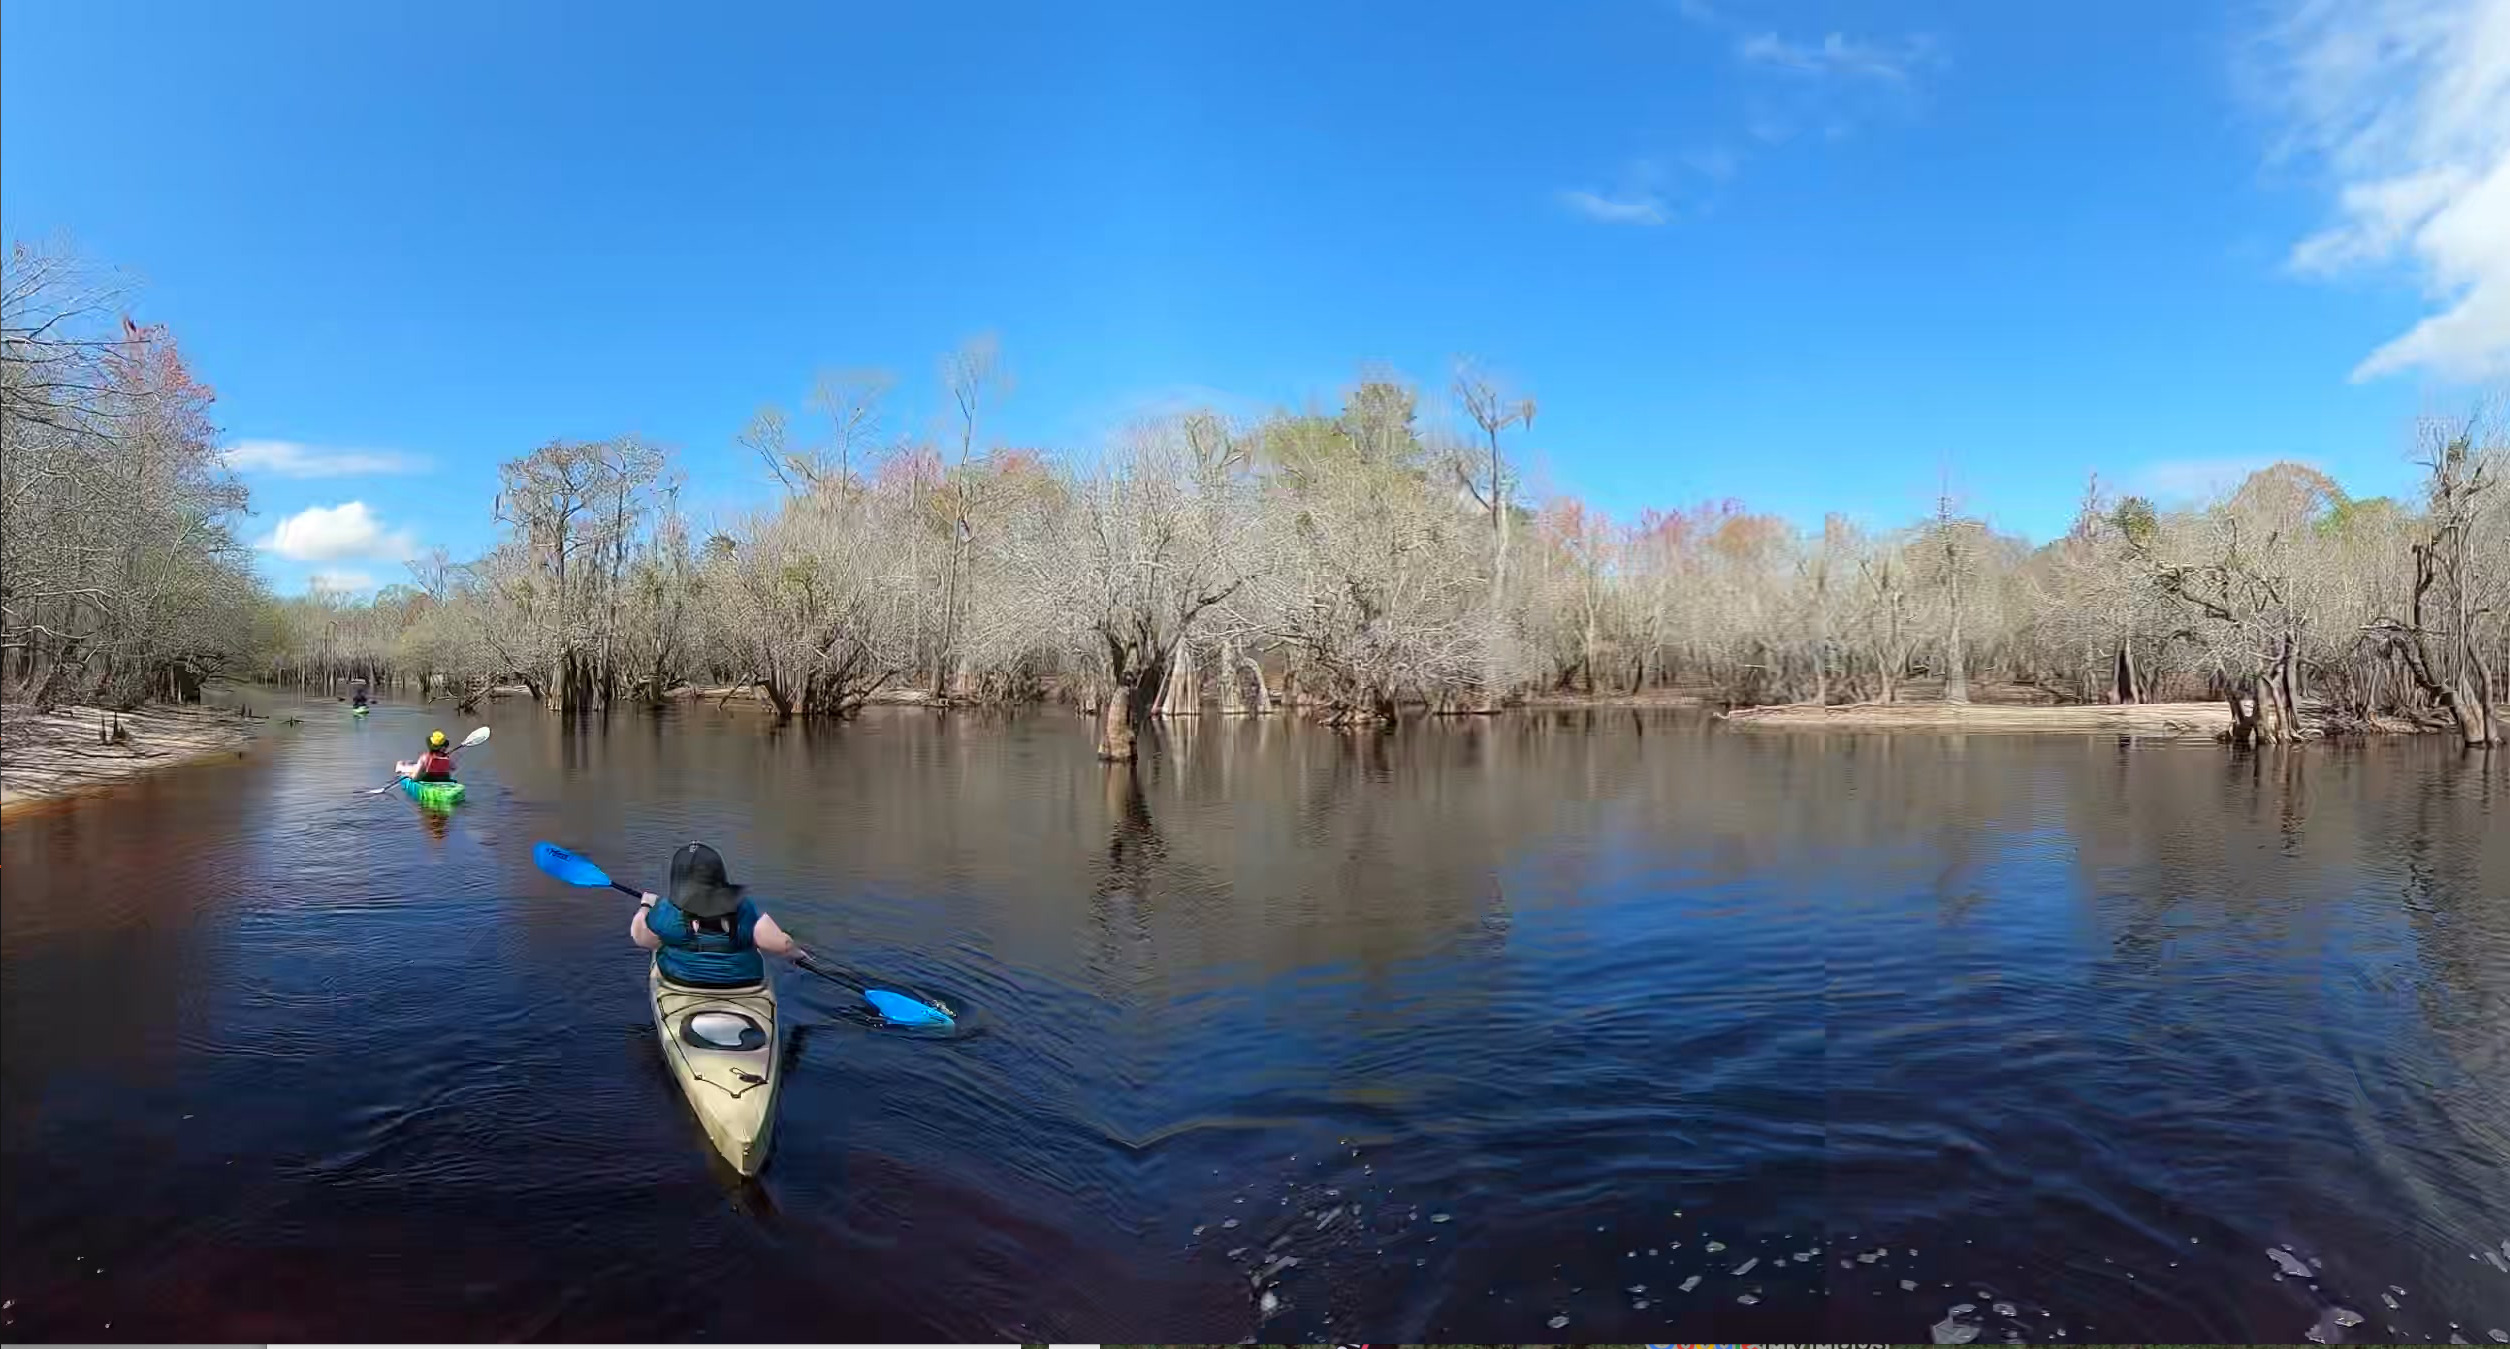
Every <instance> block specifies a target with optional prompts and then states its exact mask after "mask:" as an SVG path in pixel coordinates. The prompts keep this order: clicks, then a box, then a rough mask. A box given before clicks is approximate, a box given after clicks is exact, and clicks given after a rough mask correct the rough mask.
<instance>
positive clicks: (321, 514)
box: [255, 501, 418, 562]
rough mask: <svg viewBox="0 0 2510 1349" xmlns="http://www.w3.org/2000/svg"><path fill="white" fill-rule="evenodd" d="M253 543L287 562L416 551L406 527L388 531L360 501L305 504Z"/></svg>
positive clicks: (396, 557)
mask: <svg viewBox="0 0 2510 1349" xmlns="http://www.w3.org/2000/svg"><path fill="white" fill-rule="evenodd" d="M255 546H256V547H259V548H263V549H266V550H268V551H270V552H274V553H277V554H278V555H279V556H281V557H284V558H286V559H288V560H289V561H291V562H344V561H347V560H349V559H352V558H362V559H382V560H385V561H392V562H400V561H406V560H408V559H410V558H413V557H416V556H417V555H418V541H417V540H416V539H415V538H413V537H411V535H410V534H409V532H408V531H406V530H398V531H388V530H386V529H385V528H384V527H383V522H382V521H380V520H377V519H376V518H375V517H374V515H373V513H372V512H370V511H368V510H367V509H366V503H365V502H363V501H350V502H343V503H342V504H340V505H337V506H309V507H307V508H306V509H304V510H301V511H298V512H297V513H296V514H294V515H291V516H289V517H288V518H287V519H285V520H282V521H280V522H279V527H278V528H277V529H274V530H272V531H270V533H269V534H268V535H266V536H264V537H263V538H262V539H261V540H260V542H259V543H258V544H256V545H255Z"/></svg>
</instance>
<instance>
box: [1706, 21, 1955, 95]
mask: <svg viewBox="0 0 2510 1349" xmlns="http://www.w3.org/2000/svg"><path fill="white" fill-rule="evenodd" d="M1734 54H1735V56H1736V57H1738V58H1739V59H1741V60H1742V62H1743V64H1745V65H1747V66H1766V67H1769V68H1770V69H1773V70H1789V71H1794V72H1796V73H1798V74H1803V75H1862V76H1865V77H1867V78H1870V79H1877V80H1885V81H1889V82H1892V83H1895V84H1896V83H1905V82H1906V81H1907V80H1908V78H1909V77H1910V75H1912V74H1913V73H1915V72H1916V71H1917V70H1918V69H1919V68H1921V67H1923V66H1925V65H1927V64H1928V63H1930V62H1931V61H1932V60H1933V59H1934V57H1935V55H1936V47H1935V42H1934V39H1932V38H1929V37H1926V36H1924V35H1923V34H1919V35H1914V36H1911V37H1907V38H1904V39H1902V40H1901V41H1899V42H1897V43H1889V44H1885V43H1878V42H1865V41H1860V40H1859V39H1856V38H1852V37H1849V36H1848V35H1847V34H1845V33H1837V32H1834V33H1830V34H1828V35H1827V36H1825V37H1823V38H1822V40H1821V41H1820V42H1791V41H1789V40H1787V39H1785V38H1782V37H1780V36H1778V35H1777V34H1776V33H1754V34H1752V35H1750V36H1748V37H1746V38H1744V39H1743V40H1742V41H1740V42H1738V43H1736V44H1735V48H1734Z"/></svg>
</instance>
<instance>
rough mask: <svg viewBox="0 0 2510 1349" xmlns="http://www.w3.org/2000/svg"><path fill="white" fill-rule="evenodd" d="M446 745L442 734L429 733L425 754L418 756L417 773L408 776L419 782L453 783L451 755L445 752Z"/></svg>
mask: <svg viewBox="0 0 2510 1349" xmlns="http://www.w3.org/2000/svg"><path fill="white" fill-rule="evenodd" d="M446 744H447V741H446V740H445V738H444V732H442V731H429V732H428V733H427V752H426V753H425V754H422V755H419V756H418V771H417V772H415V773H412V774H410V776H411V777H414V778H416V779H418V780H419V781H421V782H451V781H453V755H452V754H451V753H449V752H448V751H447V750H446V748H445V746H446Z"/></svg>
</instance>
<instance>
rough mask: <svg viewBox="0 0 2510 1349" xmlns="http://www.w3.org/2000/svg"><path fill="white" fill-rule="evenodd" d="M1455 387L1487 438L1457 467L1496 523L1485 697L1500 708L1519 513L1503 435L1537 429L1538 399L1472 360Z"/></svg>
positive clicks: (1461, 366)
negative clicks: (1499, 643)
mask: <svg viewBox="0 0 2510 1349" xmlns="http://www.w3.org/2000/svg"><path fill="white" fill-rule="evenodd" d="M1454 387H1455V398H1456V402H1457V404H1458V405H1459V406H1461V407H1462V408H1463V409H1464V415H1465V416H1466V417H1468V418H1470V419H1471V420H1472V423H1473V426H1474V428H1475V429H1476V430H1478V431H1479V432H1480V434H1481V441H1480V444H1479V445H1478V446H1476V447H1475V451H1474V453H1473V454H1471V455H1470V456H1465V455H1458V456H1456V458H1455V459H1454V460H1453V468H1454V472H1455V475H1456V481H1457V483H1458V484H1460V485H1461V486H1462V487H1463V488H1464V490H1465V492H1466V493H1467V494H1468V495H1470V496H1471V497H1472V499H1473V502H1474V504H1475V505H1477V506H1479V507H1480V508H1481V509H1482V511H1483V513H1484V514H1485V515H1486V516H1488V518H1489V520H1490V557H1491V562H1490V568H1489V572H1490V620H1489V621H1490V623H1491V625H1492V632H1491V639H1492V640H1493V642H1494V646H1493V655H1494V661H1493V664H1492V666H1491V668H1490V669H1489V670H1488V671H1486V672H1485V678H1484V680H1483V695H1484V699H1485V703H1484V705H1485V706H1486V707H1495V706H1497V700H1498V698H1499V697H1500V696H1501V695H1502V693H1503V692H1504V691H1505V690H1504V686H1503V684H1504V676H1503V674H1502V671H1501V669H1500V667H1499V665H1498V663H1497V661H1496V659H1495V656H1496V646H1495V642H1496V639H1497V638H1498V636H1499V632H1500V630H1501V625H1503V624H1504V623H1505V621H1506V620H1505V615H1506V613H1507V610H1508V598H1507V592H1508V536H1509V531H1510V524H1511V521H1512V518H1513V515H1514V511H1515V508H1514V506H1513V504H1512V495H1511V494H1512V492H1513V490H1514V488H1515V474H1514V473H1513V472H1512V471H1511V470H1510V468H1509V465H1508V461H1507V456H1506V454H1505V453H1504V452H1503V451H1502V449H1501V447H1500V444H1499V437H1500V434H1501V433H1502V432H1505V431H1506V430H1508V429H1509V428H1510V427H1517V428H1525V429H1530V428H1532V426H1533V425H1534V400H1533V399H1532V398H1530V397H1525V396H1522V395H1520V394H1518V393H1516V392H1515V391H1514V390H1512V389H1510V388H1509V387H1507V385H1506V384H1505V383H1503V382H1502V381H1500V380H1499V379H1497V378H1496V377H1495V376H1492V375H1491V374H1489V373H1487V372H1486V371H1484V370H1483V369H1482V368H1481V367H1480V365H1479V364H1478V363H1476V362H1474V361H1472V360H1471V359H1469V358H1467V359H1464V360H1460V361H1458V362H1457V363H1456V370H1455V385H1454Z"/></svg>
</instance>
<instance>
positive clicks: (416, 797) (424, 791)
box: [401, 778, 462, 809]
mask: <svg viewBox="0 0 2510 1349" xmlns="http://www.w3.org/2000/svg"><path fill="white" fill-rule="evenodd" d="M401 790H402V791H404V792H407V793H409V796H410V799H411V800H413V801H416V802H417V803H419V804H420V805H422V806H435V807H437V808H439V809H441V808H443V807H446V806H458V805H460V804H462V784H461V783H458V782H421V781H419V780H418V779H416V778H403V779H401Z"/></svg>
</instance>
